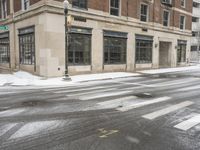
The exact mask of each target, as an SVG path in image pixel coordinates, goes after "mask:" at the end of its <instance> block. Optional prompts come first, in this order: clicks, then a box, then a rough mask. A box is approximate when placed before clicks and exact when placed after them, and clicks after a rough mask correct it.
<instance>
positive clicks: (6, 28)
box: [0, 25, 9, 31]
mask: <svg viewBox="0 0 200 150" xmlns="http://www.w3.org/2000/svg"><path fill="white" fill-rule="evenodd" d="M8 29H9V28H8V26H6V25H0V31H7V30H8Z"/></svg>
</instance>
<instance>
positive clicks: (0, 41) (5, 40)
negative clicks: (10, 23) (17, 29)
mask: <svg viewBox="0 0 200 150" xmlns="http://www.w3.org/2000/svg"><path fill="white" fill-rule="evenodd" d="M9 43H10V41H9V33H8V32H7V33H1V34H0V63H9V62H10V46H9Z"/></svg>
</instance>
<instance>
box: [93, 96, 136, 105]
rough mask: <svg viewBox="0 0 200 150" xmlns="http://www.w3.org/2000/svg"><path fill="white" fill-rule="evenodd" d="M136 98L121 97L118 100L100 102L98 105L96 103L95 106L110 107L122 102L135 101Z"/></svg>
mask: <svg viewBox="0 0 200 150" xmlns="http://www.w3.org/2000/svg"><path fill="white" fill-rule="evenodd" d="M136 98H137V97H136V96H127V97H122V98H118V99H113V100H109V101H104V102H100V103H97V104H98V105H112V104H116V103H122V102H123V101H126V100H132V99H136Z"/></svg>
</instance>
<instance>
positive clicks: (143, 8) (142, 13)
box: [140, 4, 148, 22]
mask: <svg viewBox="0 0 200 150" xmlns="http://www.w3.org/2000/svg"><path fill="white" fill-rule="evenodd" d="M140 20H141V21H144V22H147V20H148V5H146V4H141V10H140Z"/></svg>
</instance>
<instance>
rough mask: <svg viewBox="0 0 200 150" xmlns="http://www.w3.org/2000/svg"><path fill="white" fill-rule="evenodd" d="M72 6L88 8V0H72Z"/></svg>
mask: <svg viewBox="0 0 200 150" xmlns="http://www.w3.org/2000/svg"><path fill="white" fill-rule="evenodd" d="M72 6H73V7H77V8H82V9H87V0H72Z"/></svg>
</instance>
